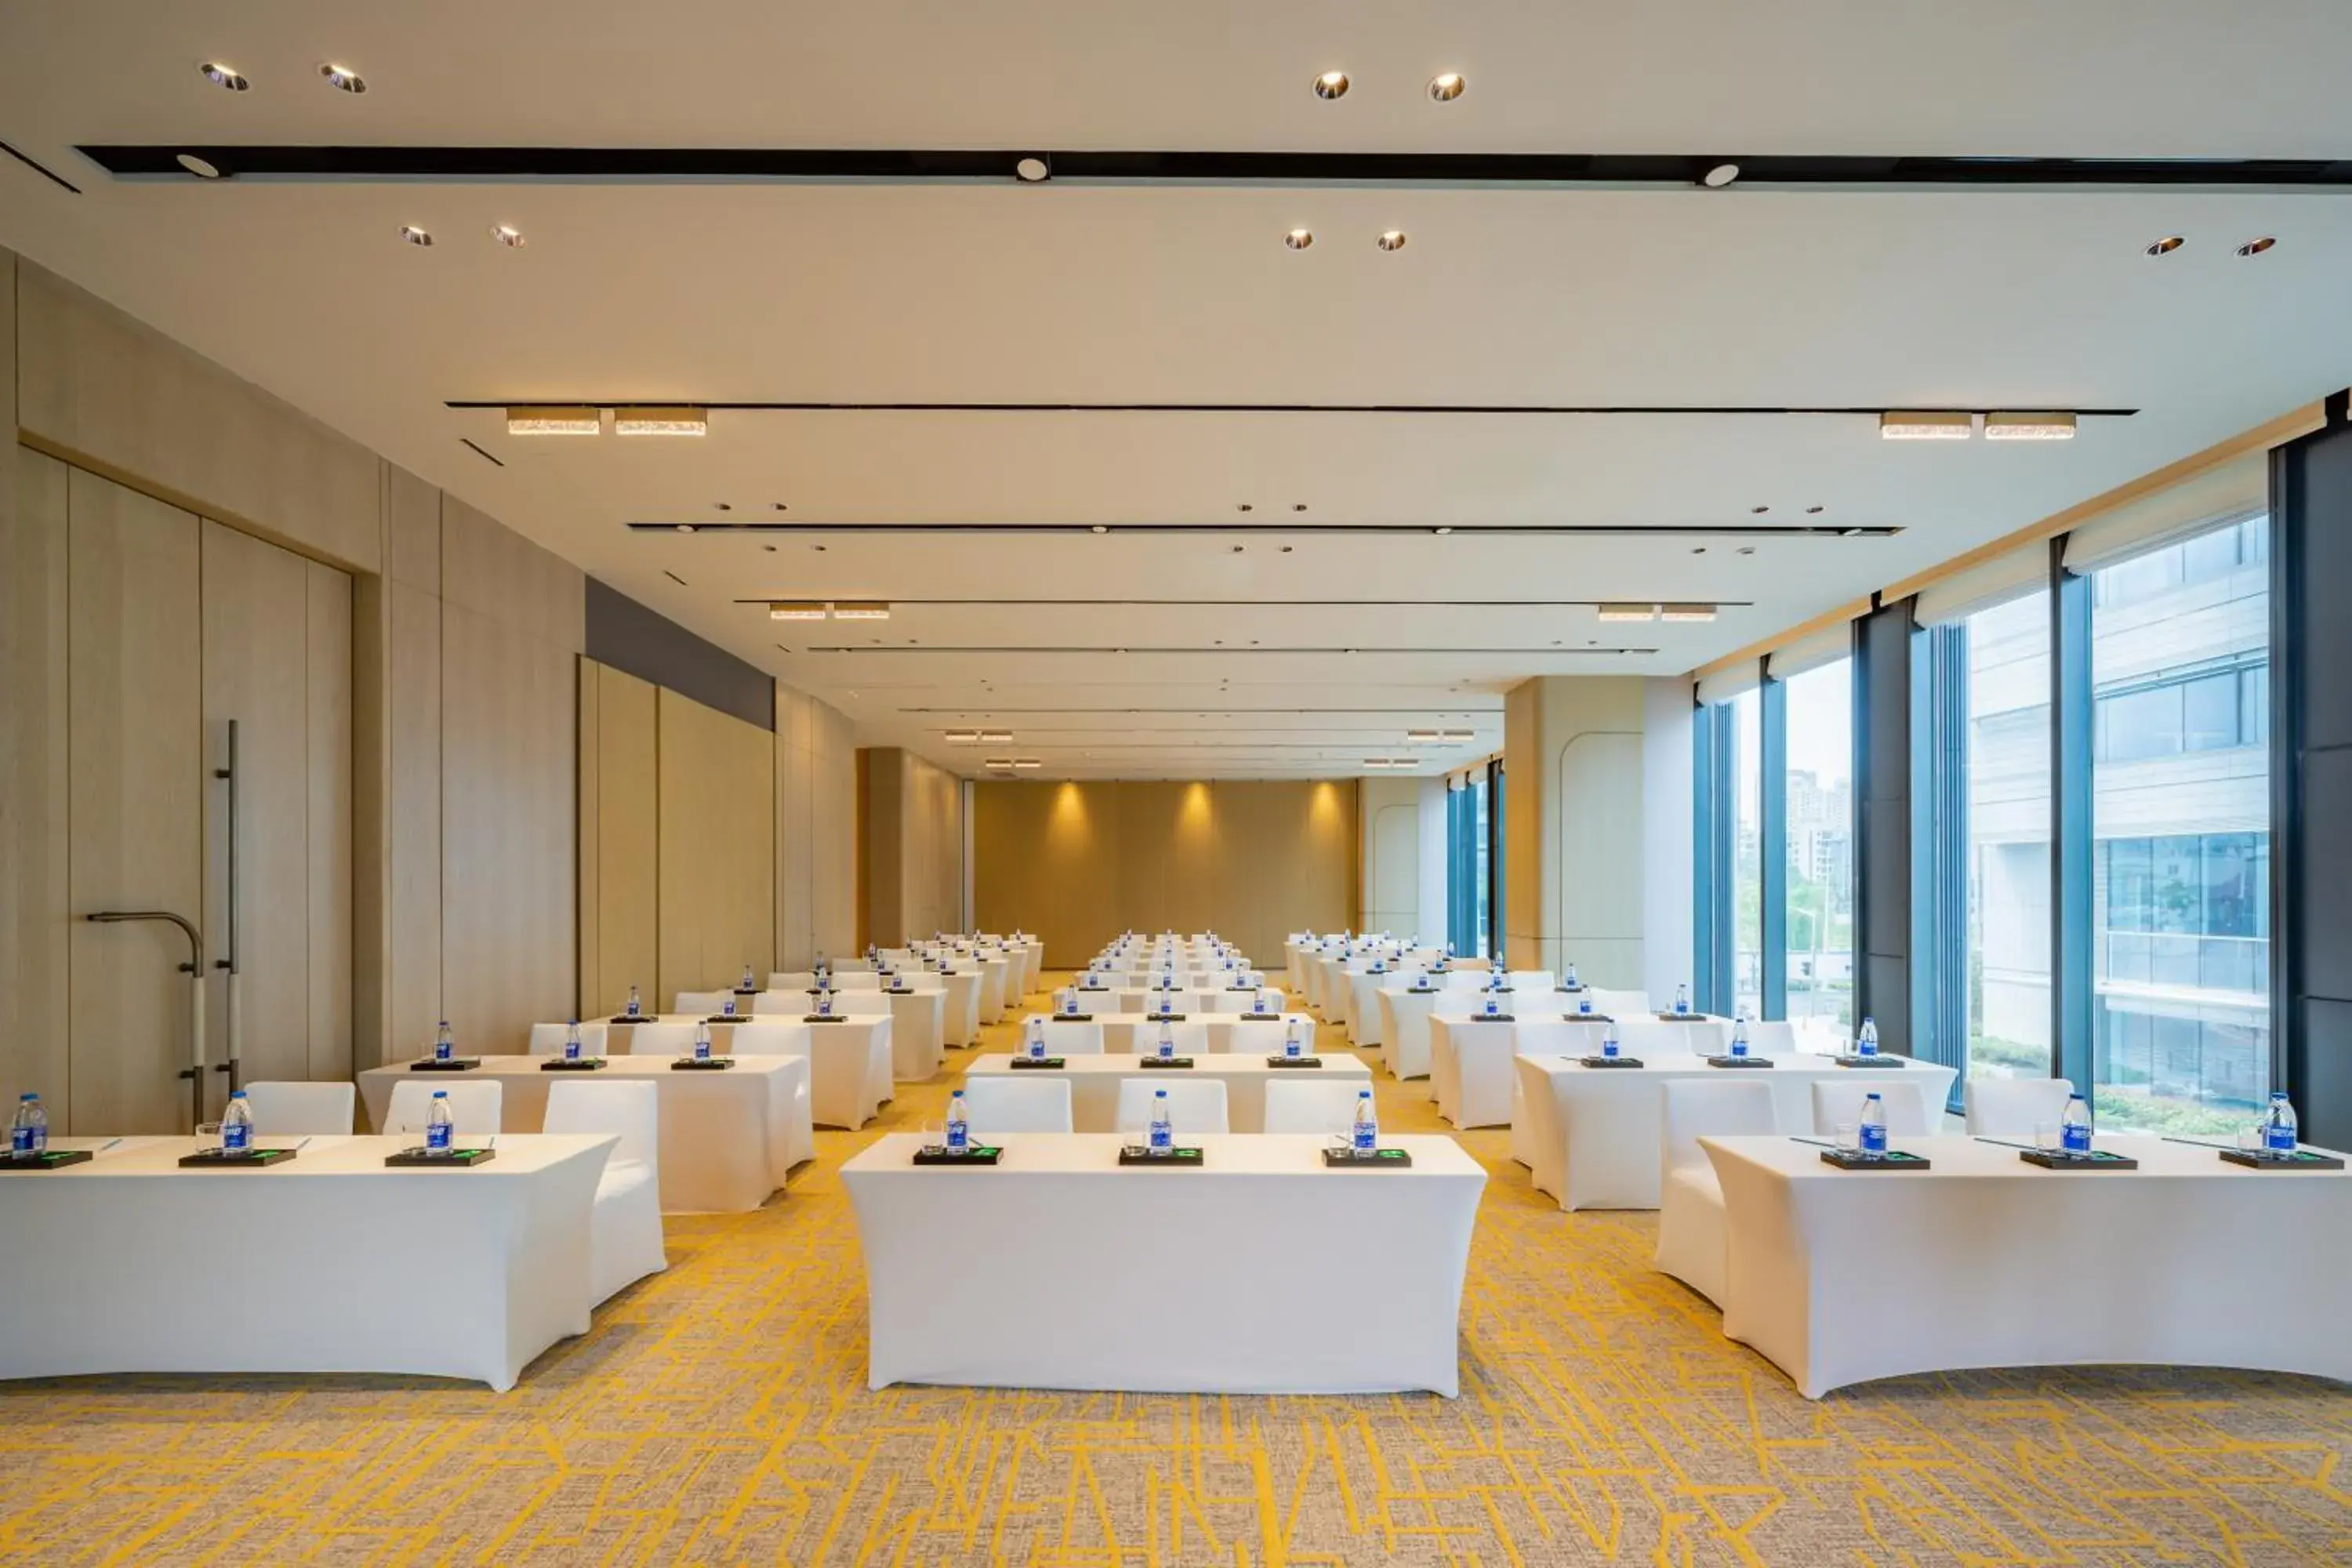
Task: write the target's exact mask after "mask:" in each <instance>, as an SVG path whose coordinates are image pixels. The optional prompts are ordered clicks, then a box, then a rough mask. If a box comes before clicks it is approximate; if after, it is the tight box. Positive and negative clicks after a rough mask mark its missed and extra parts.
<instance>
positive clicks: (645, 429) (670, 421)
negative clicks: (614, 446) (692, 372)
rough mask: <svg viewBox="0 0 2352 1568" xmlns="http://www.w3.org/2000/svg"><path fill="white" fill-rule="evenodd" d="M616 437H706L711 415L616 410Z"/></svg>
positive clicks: (687, 410)
mask: <svg viewBox="0 0 2352 1568" xmlns="http://www.w3.org/2000/svg"><path fill="white" fill-rule="evenodd" d="M613 434H614V435H615V436H708V435H709V434H710V414H709V410H707V409H701V408H615V409H614V410H613Z"/></svg>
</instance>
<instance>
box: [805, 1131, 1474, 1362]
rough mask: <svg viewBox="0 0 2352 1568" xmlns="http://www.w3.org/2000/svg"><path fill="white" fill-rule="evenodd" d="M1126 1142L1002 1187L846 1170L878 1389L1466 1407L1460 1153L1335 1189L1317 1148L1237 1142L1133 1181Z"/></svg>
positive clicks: (1076, 1154) (1011, 1148) (1102, 1144)
mask: <svg viewBox="0 0 2352 1568" xmlns="http://www.w3.org/2000/svg"><path fill="white" fill-rule="evenodd" d="M921 1142H922V1139H921V1138H920V1137H919V1135H917V1134H914V1133H893V1134H890V1135H888V1136H886V1137H884V1138H881V1139H879V1140H877V1142H875V1143H874V1144H873V1145H872V1146H871V1147H869V1148H868V1149H866V1151H865V1152H862V1153H860V1154H858V1155H856V1157H855V1158H853V1159H851V1160H850V1161H849V1162H848V1163H846V1164H845V1165H844V1166H843V1167H842V1173H841V1175H842V1184H843V1185H844V1186H845V1187H846V1188H847V1189H848V1191H849V1197H850V1202H851V1204H852V1205H854V1206H855V1208H856V1214H857V1227H858V1234H859V1237H860V1241H861V1243H862V1246H863V1248H864V1251H865V1255H866V1295H867V1321H868V1325H869V1338H870V1347H869V1351H868V1363H867V1373H866V1382H867V1384H868V1386H870V1387H874V1388H882V1387H887V1385H889V1384H894V1383H920V1384H950V1385H957V1386H978V1387H992V1388H1074V1389H1123V1390H1131V1391H1134V1392H1138V1393H1186V1394H1191V1393H1202V1394H1377V1393H1391V1392H1396V1391H1400V1390H1410V1389H1428V1390H1431V1391H1433V1392H1434V1393H1437V1394H1444V1395H1445V1396H1446V1397H1449V1398H1451V1397H1452V1396H1453V1395H1454V1393H1455V1392H1456V1390H1457V1387H1458V1384H1459V1369H1458V1365H1457V1345H1456V1331H1457V1325H1458V1320H1459V1317H1460V1312H1461V1304H1462V1280H1463V1272H1464V1269H1465V1266H1466V1264H1467V1262H1468V1259H1469V1251H1470V1235H1471V1231H1472V1228H1473V1226H1474V1225H1475V1221H1476V1219H1477V1212H1478V1196H1479V1193H1480V1191H1481V1189H1483V1188H1484V1187H1485V1185H1486V1172H1485V1170H1484V1169H1482V1168H1481V1167H1480V1166H1479V1164H1478V1163H1477V1162H1476V1161H1475V1160H1473V1159H1472V1158H1471V1157H1470V1156H1469V1155H1468V1154H1467V1153H1465V1152H1464V1151H1463V1150H1462V1148H1461V1146H1460V1145H1459V1144H1457V1143H1455V1142H1454V1141H1453V1140H1452V1139H1450V1138H1442V1137H1407V1138H1397V1139H1391V1140H1386V1141H1385V1142H1389V1143H1392V1144H1393V1145H1395V1146H1396V1147H1399V1148H1402V1149H1404V1150H1406V1151H1408V1152H1410V1153H1411V1154H1412V1161H1413V1163H1412V1168H1411V1169H1409V1170H1402V1171H1388V1172H1360V1171H1327V1170H1325V1169H1324V1168H1323V1164H1322V1157H1321V1153H1320V1151H1321V1149H1322V1147H1323V1145H1324V1143H1325V1140H1324V1139H1323V1138H1322V1137H1320V1136H1318V1135H1316V1134H1311V1133H1308V1134H1288V1135H1282V1136H1266V1135H1264V1134H1259V1135H1255V1136H1250V1135H1244V1134H1238V1133H1227V1134H1224V1135H1222V1136H1217V1137H1204V1138H1188V1139H1184V1140H1181V1142H1185V1143H1187V1144H1191V1145H1196V1146H1198V1147H1199V1148H1200V1149H1201V1150H1202V1154H1203V1168H1202V1169H1200V1170H1188V1171H1164V1172H1163V1171H1150V1170H1133V1169H1121V1168H1120V1167H1119V1166H1118V1149H1119V1145H1120V1144H1121V1143H1122V1142H1124V1140H1122V1139H1120V1138H1118V1136H1116V1135H1112V1134H1087V1133H1076V1134H1061V1133H1029V1134H1022V1135H1016V1136H1013V1137H1008V1138H1006V1139H1004V1140H1003V1145H1004V1151H1005V1152H1004V1161H1003V1164H1001V1165H999V1166H997V1167H995V1168H993V1169H975V1170H937V1169H924V1168H919V1167H917V1166H915V1165H913V1164H911V1163H909V1162H910V1159H911V1156H912V1155H913V1153H914V1152H915V1150H916V1149H917V1148H918V1147H919V1146H920V1144H921ZM943 1281H945V1282H949V1283H948V1284H947V1285H946V1286H945V1288H943V1285H942V1282H943ZM1349 1281H1353V1282H1354V1283H1353V1284H1349ZM1335 1296H1336V1297H1338V1298H1339V1299H1341V1300H1344V1301H1345V1302H1346V1310H1344V1311H1341V1310H1334V1309H1333V1307H1332V1302H1333V1300H1334V1298H1335ZM976 1303H985V1305H986V1309H987V1310H984V1311H971V1310H963V1309H965V1308H969V1307H971V1306H972V1305H973V1304H976Z"/></svg>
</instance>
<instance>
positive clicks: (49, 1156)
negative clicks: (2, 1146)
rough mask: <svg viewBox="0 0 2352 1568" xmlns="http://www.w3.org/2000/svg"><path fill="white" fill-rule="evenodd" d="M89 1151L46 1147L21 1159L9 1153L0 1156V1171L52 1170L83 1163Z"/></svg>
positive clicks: (88, 1158)
mask: <svg viewBox="0 0 2352 1568" xmlns="http://www.w3.org/2000/svg"><path fill="white" fill-rule="evenodd" d="M90 1153H91V1152H90V1151H89V1150H88V1149H47V1150H43V1151H42V1152H40V1153H38V1154H32V1155H28V1156H26V1158H24V1159H22V1160H19V1159H17V1158H16V1156H15V1155H13V1154H11V1155H8V1156H5V1158H0V1171H54V1170H57V1169H58V1168H59V1167H60V1166H65V1165H85V1164H88V1163H89V1160H90Z"/></svg>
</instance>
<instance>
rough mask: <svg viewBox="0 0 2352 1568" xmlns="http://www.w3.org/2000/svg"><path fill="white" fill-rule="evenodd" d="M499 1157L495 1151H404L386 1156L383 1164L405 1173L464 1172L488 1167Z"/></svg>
mask: <svg viewBox="0 0 2352 1568" xmlns="http://www.w3.org/2000/svg"><path fill="white" fill-rule="evenodd" d="M497 1157H498V1151H497V1150H495V1149H452V1150H450V1151H449V1152H447V1153H446V1154H428V1153H426V1152H425V1151H424V1150H422V1149H403V1150H402V1151H401V1152H399V1153H397V1154H386V1155H385V1156H384V1157H383V1163H385V1164H387V1165H390V1166H393V1167H394V1168H395V1169H399V1170H404V1171H463V1170H468V1169H470V1168H472V1167H473V1166H476V1165H487V1164H488V1163H490V1162H491V1161H492V1160H494V1159H496V1158H497Z"/></svg>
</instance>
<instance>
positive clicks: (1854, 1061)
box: [1830, 1056, 1908, 1068]
mask: <svg viewBox="0 0 2352 1568" xmlns="http://www.w3.org/2000/svg"><path fill="white" fill-rule="evenodd" d="M1830 1060H1832V1061H1833V1062H1835V1063H1837V1065H1838V1066H1840V1067H1842V1068H1899V1067H1904V1066H1906V1065H1908V1064H1906V1062H1905V1061H1904V1059H1903V1058H1901V1057H1889V1056H1875V1057H1832V1058H1830Z"/></svg>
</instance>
